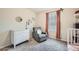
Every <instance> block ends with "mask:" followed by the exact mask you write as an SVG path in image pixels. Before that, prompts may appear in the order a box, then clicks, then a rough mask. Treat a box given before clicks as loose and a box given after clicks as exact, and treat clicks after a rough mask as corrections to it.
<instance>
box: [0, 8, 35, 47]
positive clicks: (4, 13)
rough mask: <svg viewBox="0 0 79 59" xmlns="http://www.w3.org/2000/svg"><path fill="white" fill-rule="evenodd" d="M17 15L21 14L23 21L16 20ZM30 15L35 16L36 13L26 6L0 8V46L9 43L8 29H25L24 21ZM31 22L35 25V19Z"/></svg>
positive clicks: (30, 17)
mask: <svg viewBox="0 0 79 59" xmlns="http://www.w3.org/2000/svg"><path fill="white" fill-rule="evenodd" d="M17 16H21V17H22V19H23V21H22V22H20V23H18V22H16V21H15V17H17ZM32 17H34V18H35V17H36V14H35V13H34V12H33V11H31V10H29V9H26V8H25V9H23V8H22V9H21V8H13V9H12V8H0V48H3V47H5V46H8V45H11V41H10V30H25V28H26V21H28V19H31V20H32ZM32 24H33V26H35V21H33V20H32Z"/></svg>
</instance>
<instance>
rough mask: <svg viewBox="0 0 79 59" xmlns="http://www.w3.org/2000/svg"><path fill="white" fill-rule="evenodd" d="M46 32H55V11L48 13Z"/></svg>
mask: <svg viewBox="0 0 79 59" xmlns="http://www.w3.org/2000/svg"><path fill="white" fill-rule="evenodd" d="M48 32H52V33H53V32H56V12H51V13H49V14H48Z"/></svg>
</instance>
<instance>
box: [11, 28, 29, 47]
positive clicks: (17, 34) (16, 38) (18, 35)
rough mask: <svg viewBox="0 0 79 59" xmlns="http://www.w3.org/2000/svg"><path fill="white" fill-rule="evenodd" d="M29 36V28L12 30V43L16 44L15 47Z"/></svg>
mask: <svg viewBox="0 0 79 59" xmlns="http://www.w3.org/2000/svg"><path fill="white" fill-rule="evenodd" d="M29 38H30V32H29V29H27V30H17V31H11V43H12V44H13V45H14V48H15V47H16V45H17V44H19V43H22V42H24V41H26V40H29Z"/></svg>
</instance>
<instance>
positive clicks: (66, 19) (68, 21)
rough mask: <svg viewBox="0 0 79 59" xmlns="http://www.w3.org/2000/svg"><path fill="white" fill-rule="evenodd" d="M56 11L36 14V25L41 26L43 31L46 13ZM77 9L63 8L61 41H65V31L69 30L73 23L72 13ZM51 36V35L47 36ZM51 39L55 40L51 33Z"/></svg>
mask: <svg viewBox="0 0 79 59" xmlns="http://www.w3.org/2000/svg"><path fill="white" fill-rule="evenodd" d="M56 10H57V9H52V10H48V11H43V12H40V13H38V16H37V19H38V20H37V24H38V26H41V27H42V29H43V30H44V31H45V23H46V15H45V14H46V12H51V11H56ZM76 10H77V9H75V8H65V9H64V10H63V12H61V40H63V41H66V40H67V38H66V36H67V34H66V33H67V29H68V28H71V27H72V25H73V23H74V22H75V18H74V12H75V11H76ZM49 35H51V33H50V34H49ZM51 37H54V38H55V33H53V35H51Z"/></svg>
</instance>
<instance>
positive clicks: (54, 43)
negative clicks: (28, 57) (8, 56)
mask: <svg viewBox="0 0 79 59" xmlns="http://www.w3.org/2000/svg"><path fill="white" fill-rule="evenodd" d="M8 51H67V44H66V42H62V41H58V40H55V39H48V40H47V41H44V42H42V43H37V42H36V41H31V43H23V44H21V45H19V46H17V47H16V48H15V49H14V48H9V49H8Z"/></svg>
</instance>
